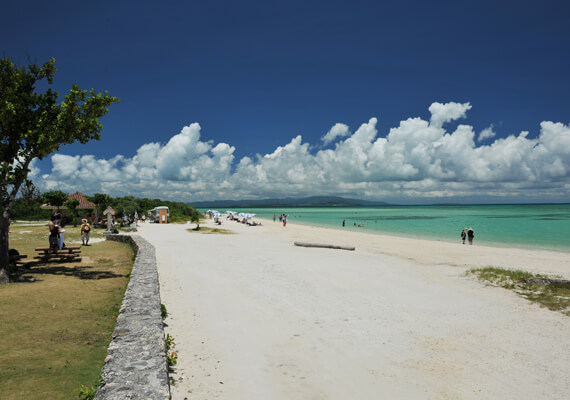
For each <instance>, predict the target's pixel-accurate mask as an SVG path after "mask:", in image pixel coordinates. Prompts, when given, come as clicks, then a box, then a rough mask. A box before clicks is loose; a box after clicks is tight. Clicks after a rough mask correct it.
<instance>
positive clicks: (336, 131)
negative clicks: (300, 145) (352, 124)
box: [321, 122, 350, 145]
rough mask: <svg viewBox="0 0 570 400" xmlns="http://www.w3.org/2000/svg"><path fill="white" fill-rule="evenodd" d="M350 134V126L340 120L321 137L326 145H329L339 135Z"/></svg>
mask: <svg viewBox="0 0 570 400" xmlns="http://www.w3.org/2000/svg"><path fill="white" fill-rule="evenodd" d="M348 135H350V130H349V129H348V126H347V125H345V124H341V123H340V122H338V123H336V124H334V126H333V127H332V128H331V129H330V130H329V131H328V132H327V133H326V135H324V136H323V137H322V138H321V140H322V141H323V142H324V143H325V145H327V144H329V143H331V142H333V141H335V140H336V139H337V138H339V137H346V136H348Z"/></svg>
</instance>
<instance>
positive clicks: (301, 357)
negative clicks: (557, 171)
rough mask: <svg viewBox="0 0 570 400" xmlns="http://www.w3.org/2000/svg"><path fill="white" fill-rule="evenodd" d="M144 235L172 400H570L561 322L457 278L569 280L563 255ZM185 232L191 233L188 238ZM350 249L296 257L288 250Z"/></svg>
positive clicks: (332, 236) (298, 230) (309, 235)
mask: <svg viewBox="0 0 570 400" xmlns="http://www.w3.org/2000/svg"><path fill="white" fill-rule="evenodd" d="M189 227H190V225H154V224H152V225H151V224H144V225H143V226H142V227H141V229H140V231H139V233H140V234H141V235H142V236H144V237H145V238H146V239H147V240H149V241H150V242H151V243H152V244H154V245H155V246H156V254H157V258H158V267H159V275H160V284H161V297H162V302H163V303H164V304H165V305H166V306H167V308H168V311H169V313H170V316H169V317H168V319H167V324H168V327H167V328H166V330H167V332H168V333H170V334H171V335H172V336H173V337H174V338H175V339H176V343H177V349H178V352H179V363H178V366H177V373H176V374H175V375H174V377H175V379H177V380H179V382H178V383H177V385H176V386H174V387H173V388H172V393H173V399H184V398H185V397H187V398H188V399H216V398H219V399H232V400H236V399H248V400H250V399H288V400H289V399H339V400H340V399H381V398H386V399H391V398H397V399H506V398H517V399H539V398H540V399H565V398H567V396H568V393H570V375H569V372H568V367H569V366H570V351H569V350H570V319H569V318H568V317H566V316H564V315H563V314H561V313H557V312H552V311H549V310H546V309H542V308H540V307H539V306H537V305H534V304H531V303H529V302H528V301H527V300H525V299H523V298H521V297H518V296H516V295H515V294H514V293H512V292H510V291H507V290H503V289H500V288H494V287H486V286H484V285H482V284H481V283H479V282H478V281H477V280H476V279H474V278H472V277H468V276H466V275H465V271H466V270H467V269H468V268H470V267H472V266H483V265H495V266H503V267H515V268H520V269H525V270H529V271H536V272H546V273H555V274H559V275H562V276H565V277H566V278H569V267H568V265H569V264H570V263H569V262H568V259H569V258H570V257H569V255H568V254H566V253H555V252H546V251H528V250H519V249H502V248H492V247H481V246H477V245H476V244H475V245H474V246H462V245H461V244H459V243H458V244H450V243H443V242H435V241H427V240H411V239H405V238H397V237H390V236H380V235H372V234H366V233H362V232H347V231H342V230H335V229H325V228H315V227H309V226H300V225H295V224H291V223H289V224H288V225H287V227H286V228H283V227H282V226H281V225H279V224H278V223H273V222H272V221H264V224H263V226H261V227H248V226H245V225H242V224H237V223H235V222H225V223H224V225H223V226H222V227H223V228H226V229H230V230H232V231H234V232H235V234H233V235H219V234H218V235H203V234H195V233H189V232H187V231H186V229H187V228H189ZM192 227H193V225H192ZM297 240H299V241H305V242H318V243H331V244H339V245H350V246H356V251H345V250H331V249H322V248H303V247H296V246H294V245H293V242H294V241H297Z"/></svg>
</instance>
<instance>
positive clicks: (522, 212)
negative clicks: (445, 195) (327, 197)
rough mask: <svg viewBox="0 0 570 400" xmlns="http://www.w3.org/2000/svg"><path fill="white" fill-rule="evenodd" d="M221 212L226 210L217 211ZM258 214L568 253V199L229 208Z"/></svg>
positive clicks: (373, 230) (327, 224) (569, 229)
mask: <svg viewBox="0 0 570 400" xmlns="http://www.w3.org/2000/svg"><path fill="white" fill-rule="evenodd" d="M219 211H220V212H222V213H223V212H225V211H226V209H221V210H219ZM233 211H237V212H251V213H255V214H256V215H257V216H258V217H261V218H269V219H271V218H273V215H276V216H277V217H279V215H280V214H282V213H285V214H288V215H289V217H288V223H291V224H299V223H300V224H307V225H318V226H326V227H333V228H339V229H343V228H342V221H343V220H345V221H346V226H345V228H344V229H347V230H359V231H366V232H370V233H386V234H390V235H398V236H405V237H418V238H424V239H431V240H442V241H448V242H457V243H460V233H461V230H462V229H463V228H465V227H467V228H469V227H472V228H473V230H474V232H475V240H474V244H477V243H480V244H485V245H490V246H505V247H521V248H533V249H548V250H557V251H564V252H570V204H525V205H520V204H517V205H459V206H378V207H282V208H248V209H233Z"/></svg>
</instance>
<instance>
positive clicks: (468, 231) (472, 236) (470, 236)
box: [467, 228, 475, 245]
mask: <svg viewBox="0 0 570 400" xmlns="http://www.w3.org/2000/svg"><path fill="white" fill-rule="evenodd" d="M474 237H475V233H474V232H473V228H469V229H468V230H467V240H469V245H472V244H473V238H474Z"/></svg>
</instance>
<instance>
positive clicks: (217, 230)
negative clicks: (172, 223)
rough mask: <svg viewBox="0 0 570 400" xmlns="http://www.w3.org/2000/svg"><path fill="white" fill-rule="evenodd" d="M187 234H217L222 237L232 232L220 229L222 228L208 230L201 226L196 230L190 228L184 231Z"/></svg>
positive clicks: (208, 228)
mask: <svg viewBox="0 0 570 400" xmlns="http://www.w3.org/2000/svg"><path fill="white" fill-rule="evenodd" d="M186 230H187V231H188V232H193V233H203V234H212V233H219V234H222V235H228V234H230V235H231V234H233V232H232V231H230V230H228V229H222V228H210V227H207V226H201V227H200V228H199V229H198V228H192V229H186Z"/></svg>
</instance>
